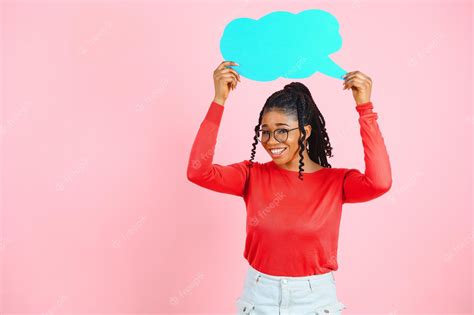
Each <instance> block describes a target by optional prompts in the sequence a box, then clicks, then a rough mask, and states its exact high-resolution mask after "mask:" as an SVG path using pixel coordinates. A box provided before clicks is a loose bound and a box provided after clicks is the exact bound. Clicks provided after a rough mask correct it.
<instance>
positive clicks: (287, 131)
mask: <svg viewBox="0 0 474 315" xmlns="http://www.w3.org/2000/svg"><path fill="white" fill-rule="evenodd" d="M296 129H299V127H296V128H293V129H286V128H278V129H275V130H274V131H270V130H263V129H259V130H258V131H257V132H258V133H261V132H263V131H266V132H269V133H270V135H269V136H268V140H267V141H260V139H259V137H258V134H257V135H256V136H257V140H258V141H259V142H260V143H267V142H268V141H269V140H270V138H271V137H272V136H273V138H274V139H275V140H276V141H277V142H278V143H283V142H285V141H286V140H288V133H289V132H290V131H293V130H296ZM278 130H285V131H286V138H285V140H283V141H280V140H278V139H277V138H276V137H275V132H277V131H278Z"/></svg>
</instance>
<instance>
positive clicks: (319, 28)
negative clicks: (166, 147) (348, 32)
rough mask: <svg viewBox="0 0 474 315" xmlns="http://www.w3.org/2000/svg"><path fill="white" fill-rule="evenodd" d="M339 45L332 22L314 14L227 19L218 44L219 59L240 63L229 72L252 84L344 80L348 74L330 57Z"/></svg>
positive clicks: (324, 15)
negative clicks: (316, 78) (313, 78)
mask: <svg viewBox="0 0 474 315" xmlns="http://www.w3.org/2000/svg"><path fill="white" fill-rule="evenodd" d="M341 46H342V38H341V35H340V34H339V23H338V21H337V19H336V18H335V17H334V16H333V15H332V14H330V13H329V12H326V11H323V10H315V9H310V10H305V11H301V12H300V13H297V14H294V13H291V12H285V11H275V12H272V13H269V14H267V15H265V16H263V17H261V18H260V19H258V20H254V19H250V18H238V19H235V20H232V21H231V22H230V23H229V24H227V26H226V27H225V29H224V33H223V34H222V38H221V41H220V50H221V54H222V56H223V57H224V60H231V61H234V62H236V63H238V64H239V65H238V66H229V67H231V68H233V69H235V70H236V71H237V72H238V73H239V74H240V75H241V76H244V77H246V78H248V79H252V80H255V81H272V80H275V79H278V78H279V77H283V78H291V79H301V78H307V77H309V76H311V75H313V74H315V73H316V72H321V73H323V74H325V75H327V76H330V77H334V78H337V79H341V80H343V78H342V76H343V75H344V74H346V73H347V71H346V70H344V69H342V68H341V67H340V66H339V65H337V64H336V63H335V62H334V61H332V59H331V58H330V57H329V55H331V54H333V53H335V52H337V51H338V50H339V49H340V48H341Z"/></svg>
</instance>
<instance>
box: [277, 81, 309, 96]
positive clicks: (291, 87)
mask: <svg viewBox="0 0 474 315" xmlns="http://www.w3.org/2000/svg"><path fill="white" fill-rule="evenodd" d="M284 90H285V91H288V92H297V93H304V94H308V95H311V93H310V92H309V89H308V88H307V87H306V85H304V84H303V83H301V82H291V83H289V84H287V85H285V87H284Z"/></svg>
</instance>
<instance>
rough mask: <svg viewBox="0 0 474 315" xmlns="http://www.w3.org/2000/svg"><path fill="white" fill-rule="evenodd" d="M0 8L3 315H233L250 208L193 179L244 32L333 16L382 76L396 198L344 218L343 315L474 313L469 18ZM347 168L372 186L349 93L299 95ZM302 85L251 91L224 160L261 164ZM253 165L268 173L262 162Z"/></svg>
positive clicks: (224, 136) (329, 84)
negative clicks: (233, 45) (264, 124)
mask: <svg viewBox="0 0 474 315" xmlns="http://www.w3.org/2000/svg"><path fill="white" fill-rule="evenodd" d="M380 2H381V1H369V0H360V1H356V0H355V1H326V0H325V1H306V2H304V1H301V2H298V3H297V4H295V3H294V2H293V1H285V2H276V1H272V2H271V5H270V4H266V3H267V1H257V0H244V1H234V2H230V1H228V2H225V3H223V1H222V2H218V1H214V2H200V3H196V2H195V1H189V2H188V3H185V2H175V3H172V2H160V1H154V2H153V1H146V2H140V3H138V2H134V1H120V2H115V3H113V2H112V1H101V2H99V1H97V2H94V1H74V2H66V1H62V2H61V1H49V2H46V1H45V2H41V1H28V2H27V1H4V2H3V3H2V6H1V9H2V27H3V28H2V32H1V35H2V39H3V41H2V45H3V47H2V48H3V49H2V66H3V67H2V75H3V76H2V86H3V89H2V93H3V94H2V97H3V98H2V113H1V115H2V116H1V119H0V122H1V141H2V155H1V158H2V168H1V172H2V173H1V176H2V194H1V204H2V209H1V219H2V220H1V236H0V237H1V238H0V245H1V246H0V254H1V256H0V257H1V267H2V275H1V277H2V278H1V282H0V284H1V290H2V295H1V297H2V300H1V302H2V305H1V309H0V311H1V312H2V313H47V312H49V313H51V314H53V313H57V314H60V313H72V312H75V313H160V314H168V313H169V314H178V313H182V314H187V313H197V312H202V313H204V314H217V313H232V312H233V308H234V306H233V303H234V300H235V299H236V297H237V296H238V295H239V294H240V290H241V288H242V285H243V279H244V275H245V271H246V268H247V262H246V261H245V260H244V258H243V248H244V239H245V226H244V220H245V207H244V203H243V201H242V200H241V199H239V198H238V197H235V196H231V195H224V194H219V193H216V192H213V191H207V190H204V189H202V188H200V187H198V186H195V185H194V184H192V183H190V182H188V181H187V178H186V166H187V158H188V154H189V151H190V148H191V145H192V142H193V140H194V136H195V134H196V132H197V129H198V127H199V125H200V123H201V121H202V118H203V117H204V115H205V113H206V111H207V109H208V107H209V105H210V102H211V101H212V98H213V96H214V90H213V89H214V86H213V81H212V72H213V71H214V69H215V68H216V67H217V65H218V64H219V63H220V62H221V61H222V58H221V56H220V53H219V49H218V47H219V45H218V43H219V39H220V35H221V32H222V31H223V29H224V27H225V25H226V23H227V22H229V21H230V20H231V19H233V18H236V17H242V16H247V17H253V18H258V17H260V16H262V15H265V14H266V13H268V12H270V11H275V10H287V11H291V12H295V13H296V12H299V11H301V10H304V9H308V8H319V9H323V10H328V11H330V12H331V13H332V14H334V15H335V16H336V17H337V18H338V19H339V21H340V23H341V35H342V37H343V47H342V49H341V51H339V52H338V53H336V54H334V55H332V57H333V58H334V60H336V61H337V62H339V64H340V65H341V66H342V67H343V68H347V69H348V70H349V71H352V70H360V71H362V72H364V73H366V74H368V75H369V76H371V78H372V79H373V92H372V101H373V103H374V106H375V110H376V112H378V113H379V125H380V127H381V130H382V133H383V136H384V138H385V143H386V145H387V148H388V151H389V154H390V158H391V162H392V172H393V186H392V188H391V190H390V191H389V192H388V193H387V194H385V195H383V196H382V197H380V198H378V199H376V200H374V201H372V202H368V203H360V204H346V205H345V206H344V210H343V211H344V213H343V218H342V222H341V234H340V248H339V250H340V252H339V270H338V271H337V272H336V273H335V274H336V277H337V281H338V294H339V298H340V300H341V301H342V302H344V303H345V304H346V305H347V306H348V308H347V309H346V311H345V314H362V313H364V314H368V313H371V314H373V313H380V314H405V313H409V314H432V313H443V314H446V313H466V314H467V313H471V312H472V297H473V293H472V242H473V228H472V223H473V222H472V127H473V123H474V116H473V113H472V107H471V106H472V59H471V58H472V55H473V54H472V4H471V3H470V1H447V0H446V1H410V2H409V1H401V2H395V1H392V2H388V1H387V2H383V3H380ZM301 81H302V82H303V83H305V84H306V85H307V86H308V87H310V89H311V91H312V93H313V96H314V98H315V100H316V102H317V104H318V106H319V107H320V109H321V111H322V112H323V115H324V116H325V118H326V121H327V126H328V133H329V136H330V139H331V144H332V145H333V147H334V148H335V149H334V151H333V153H334V154H335V157H334V158H332V159H330V162H331V164H332V165H333V167H357V168H359V169H361V170H362V171H363V170H364V164H363V163H364V161H363V151H362V143H361V139H360V135H359V129H358V123H357V113H356V111H355V109H354V105H355V104H354V102H353V99H352V95H351V92H350V91H342V86H341V83H342V82H341V81H340V80H335V79H332V78H329V77H325V76H322V75H315V76H313V77H311V78H309V79H304V80H301ZM288 82H291V80H278V81H275V82H270V83H263V82H253V81H250V80H247V79H245V78H242V82H241V83H240V85H239V86H238V87H237V89H236V90H235V91H233V92H231V95H230V98H229V100H228V102H227V104H226V108H225V112H224V117H223V121H222V126H221V129H220V131H219V140H218V145H217V149H216V155H215V159H214V162H215V163H219V164H227V163H232V162H236V161H242V160H243V159H248V158H249V157H250V149H251V143H252V128H253V126H254V124H255V123H256V122H257V118H258V117H257V114H258V113H259V111H260V108H261V106H262V105H263V103H264V101H265V99H266V98H267V97H268V96H269V95H270V94H271V93H272V92H274V91H276V90H278V89H280V88H282V87H283V85H284V84H286V83H288ZM256 159H257V160H258V161H261V162H266V161H268V160H269V159H270V158H269V157H268V156H266V153H265V152H264V151H263V150H261V148H259V149H258V151H257V156H256Z"/></svg>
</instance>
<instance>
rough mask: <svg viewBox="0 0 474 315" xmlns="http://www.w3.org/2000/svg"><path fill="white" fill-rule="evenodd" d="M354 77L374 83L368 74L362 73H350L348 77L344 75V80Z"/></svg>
mask: <svg viewBox="0 0 474 315" xmlns="http://www.w3.org/2000/svg"><path fill="white" fill-rule="evenodd" d="M354 76H356V77H359V78H362V79H365V80H368V81H369V82H371V83H372V79H371V78H370V77H369V76H368V75H366V74H364V73H362V72H360V71H352V72H348V73H347V74H346V75H344V80H347V79H350V78H352V77H354Z"/></svg>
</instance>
